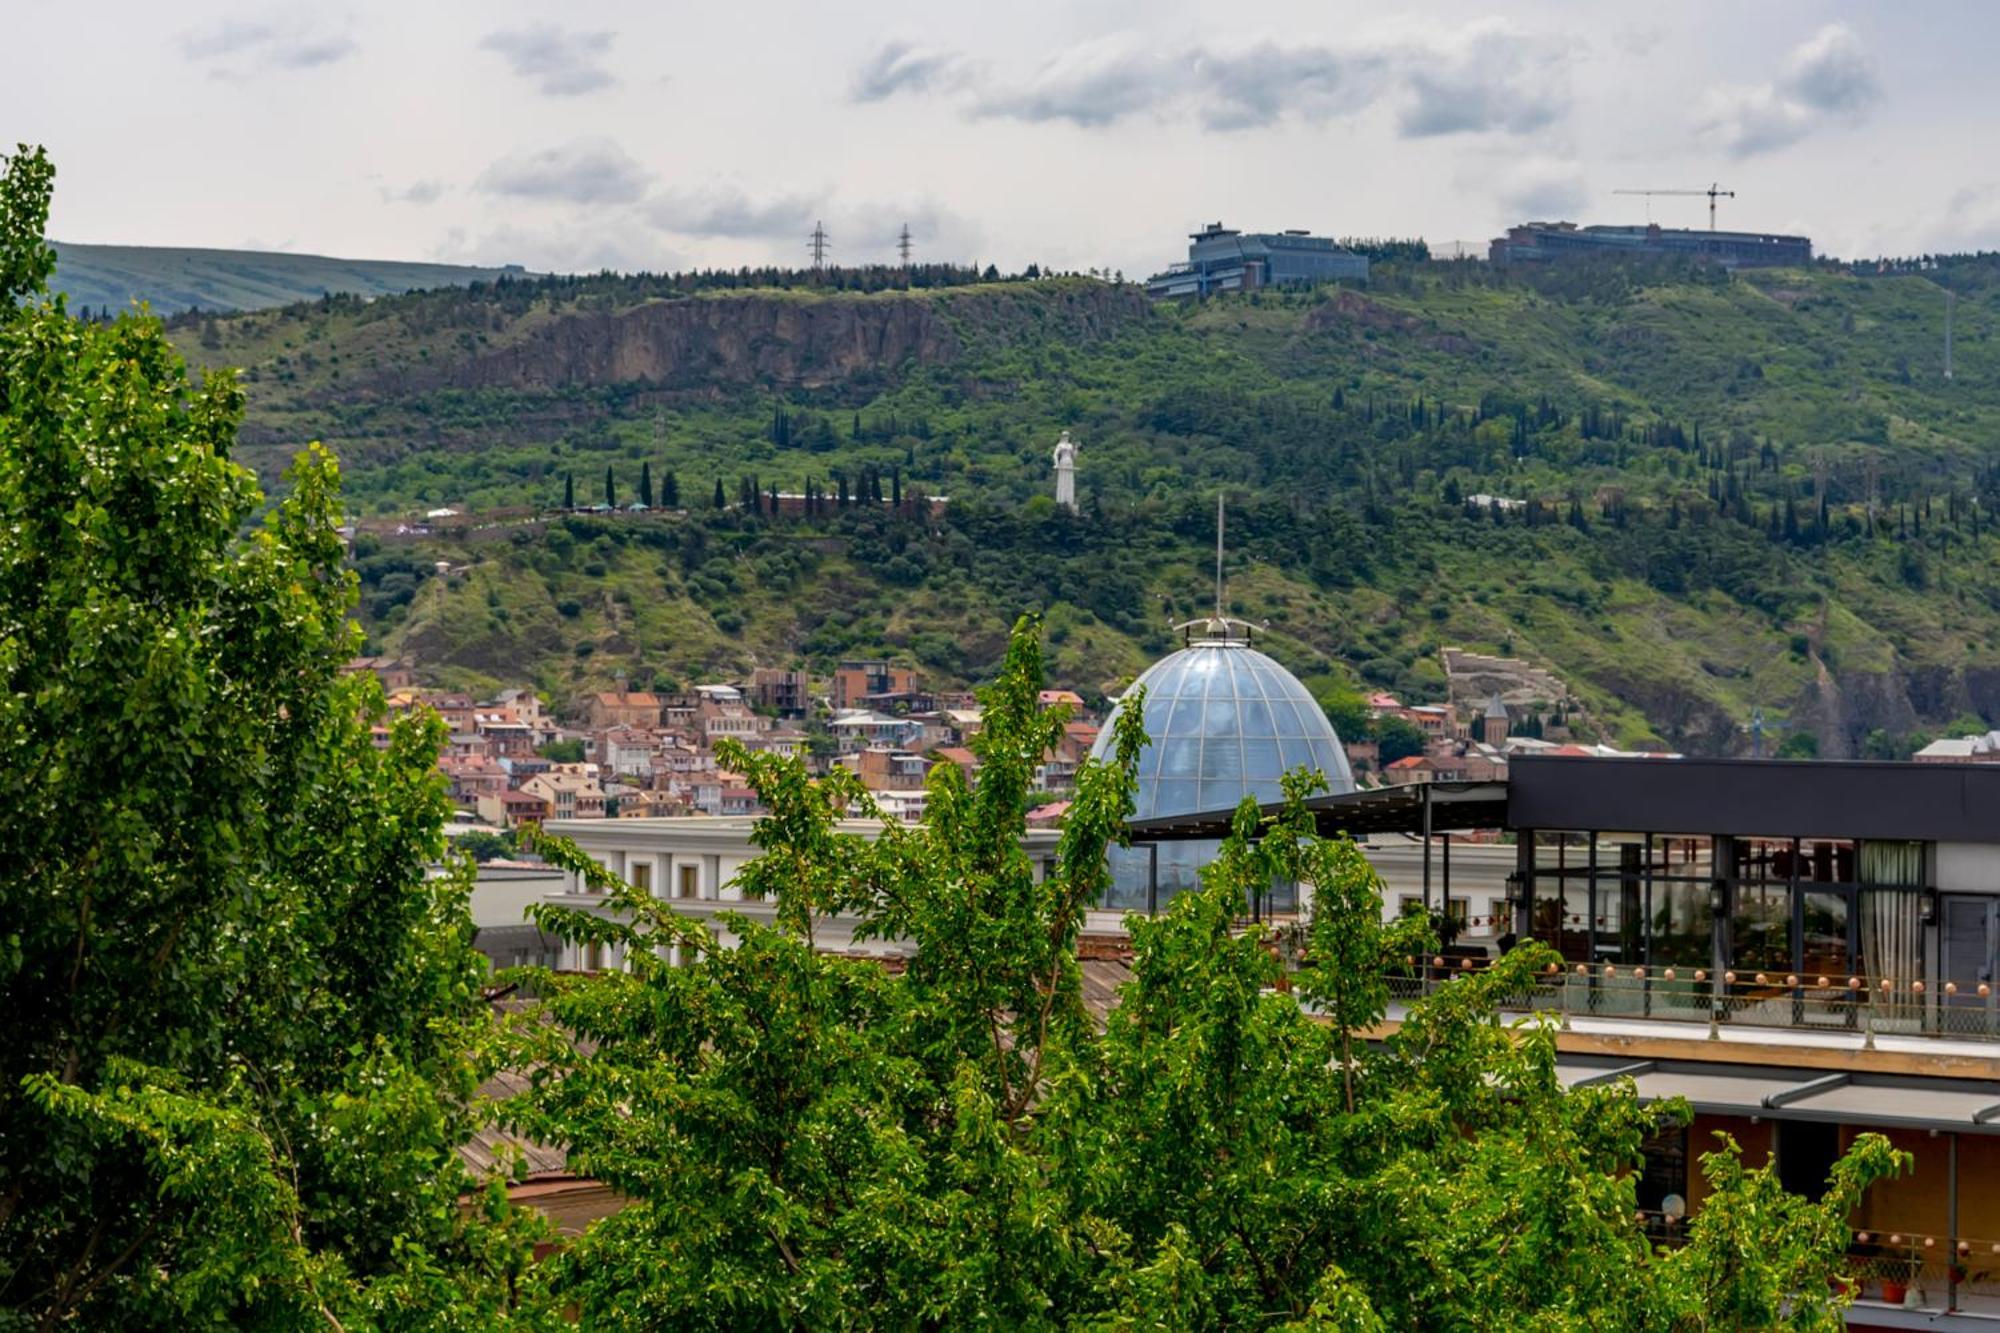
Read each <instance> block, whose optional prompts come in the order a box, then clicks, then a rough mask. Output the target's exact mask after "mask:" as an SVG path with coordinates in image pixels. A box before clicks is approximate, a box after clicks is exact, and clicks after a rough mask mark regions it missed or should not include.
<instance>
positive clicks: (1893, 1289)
mask: <svg viewBox="0 0 2000 1333" xmlns="http://www.w3.org/2000/svg"><path fill="white" fill-rule="evenodd" d="M1909 1298H1910V1284H1909V1283H1908V1282H1906V1281H1904V1280H1903V1279H1902V1278H1896V1277H1885V1278H1883V1279H1882V1299H1883V1301H1884V1302H1886V1303H1887V1304H1890V1305H1901V1304H1902V1303H1903V1302H1904V1301H1906V1300H1908V1299H1909Z"/></svg>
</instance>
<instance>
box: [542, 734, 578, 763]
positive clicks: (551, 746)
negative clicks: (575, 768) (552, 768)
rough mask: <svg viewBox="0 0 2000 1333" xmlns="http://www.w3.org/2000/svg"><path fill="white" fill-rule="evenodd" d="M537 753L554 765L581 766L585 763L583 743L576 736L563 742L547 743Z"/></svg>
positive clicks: (569, 737)
mask: <svg viewBox="0 0 2000 1333" xmlns="http://www.w3.org/2000/svg"><path fill="white" fill-rule="evenodd" d="M535 753H536V754H538V755H540V756H541V757H542V758H544V759H547V760H549V761H551V762H552V763H557V764H580V763H582V762H583V741H582V740H581V739H580V738H578V737H576V736H565V737H564V738H563V739H561V740H554V741H549V742H546V743H545V744H543V745H542V746H541V747H540V748H538V749H537V750H536V751H535Z"/></svg>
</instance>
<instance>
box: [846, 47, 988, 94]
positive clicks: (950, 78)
mask: <svg viewBox="0 0 2000 1333" xmlns="http://www.w3.org/2000/svg"><path fill="white" fill-rule="evenodd" d="M965 73H966V63H965V61H964V59H963V58H962V57H960V56H959V55H957V54H956V53H954V52H951V51H936V50H931V49H928V48H925V47H920V46H912V45H910V44H909V43H908V42H888V43H885V44H884V45H883V47H882V49H881V50H879V51H877V52H876V53H875V54H874V55H872V56H870V57H869V58H868V60H867V62H866V63H865V64H863V65H862V66H861V68H860V69H859V70H858V71H856V72H855V75H854V87H853V90H852V91H851V92H850V93H849V98H850V100H852V101H856V102H879V101H882V100H883V99H884V98H888V97H894V96H895V95H896V94H898V93H923V92H933V91H937V90H940V89H945V88H950V87H952V86H954V85H956V84H957V83H958V82H960V81H961V80H962V79H963V78H964V77H965Z"/></svg>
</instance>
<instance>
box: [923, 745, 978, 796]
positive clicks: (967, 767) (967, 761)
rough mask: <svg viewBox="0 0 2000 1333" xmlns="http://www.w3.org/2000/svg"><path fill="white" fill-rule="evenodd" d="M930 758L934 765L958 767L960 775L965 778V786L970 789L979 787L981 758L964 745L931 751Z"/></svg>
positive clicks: (948, 746)
mask: <svg viewBox="0 0 2000 1333" xmlns="http://www.w3.org/2000/svg"><path fill="white" fill-rule="evenodd" d="M930 758H931V761H932V762H933V763H945V764H952V765H954V766H956V767H957V769H958V771H959V773H960V774H961V775H962V776H963V777H964V778H965V785H966V786H967V787H968V788H970V787H973V786H975V785H977V783H978V780H979V756H978V755H976V754H974V753H973V752H972V751H970V750H968V749H966V748H965V747H964V746H963V745H943V746H939V747H938V748H937V749H935V750H932V751H931V753H930Z"/></svg>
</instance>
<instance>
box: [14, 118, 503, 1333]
mask: <svg viewBox="0 0 2000 1333" xmlns="http://www.w3.org/2000/svg"><path fill="white" fill-rule="evenodd" d="M4 166H5V172H4V178H0V525H4V527H5V530H6V532H7V534H8V536H7V539H6V540H5V541H4V542H0V678H4V681H5V688H4V690H0V754H4V763H0V784H4V792H5V802H6V806H7V810H8V815H9V818H8V819H7V820H6V821H5V823H4V824H3V825H0V866H4V870H0V1012H3V1013H5V1014H6V1015H7V1018H6V1032H7V1037H6V1040H5V1041H0V1327H16V1326H19V1327H29V1326H33V1327H41V1328H48V1327H54V1326H56V1325H58V1324H74V1325H78V1326H88V1327H100V1328H108V1327H186V1326H191V1325H196V1324H200V1325H215V1324H225V1323H227V1324H243V1325H260V1326H261V1325H272V1326H283V1327H290V1326H299V1327H304V1326H320V1327H325V1326H329V1325H330V1326H334V1327H341V1326H346V1327H359V1326H369V1325H377V1324H402V1325H410V1326H425V1327H437V1326H449V1325H452V1324H454V1323H455V1324H458V1325H460V1326H463V1327H486V1326H491V1325H492V1324H494V1323H496V1322H500V1321H501V1320H503V1319H504V1318H505V1317H506V1316H507V1312H508V1311H509V1310H510V1308H511V1307H512V1303H513V1291H514V1288H515V1282H516V1280H517V1279H518V1278H519V1276H520V1275H521V1272H522V1270H523V1269H524V1267H525V1263H526V1253H527V1251H526V1249H525V1247H524V1244H523V1243H522V1236H521V1235H519V1234H516V1233H517V1232H520V1231H521V1227H522V1224H521V1223H520V1222H519V1219H517V1218H515V1217H514V1216H513V1215H512V1214H510V1213H509V1212H508V1211H507V1210H506V1209H505V1207H504V1206H503V1202H504V1201H503V1200H502V1199H500V1198H499V1197H498V1196H496V1197H495V1198H494V1199H493V1200H491V1201H489V1204H488V1205H487V1206H485V1207H480V1208H472V1209H462V1208H461V1206H460V1200H461V1196H465V1195H468V1194H470V1195H472V1196H473V1197H475V1198H476V1197H477V1196H478V1191H479V1190H480V1188H481V1182H479V1181H476V1180H474V1179H473V1178H472V1177H471V1176H470V1175H469V1174H468V1172H467V1171H466V1169H465V1168H464V1167H463V1166H462V1165H461V1163H460V1159H459V1156H458V1152H457V1149H458V1145H459V1144H460V1143H461V1142H462V1141H463V1140H464V1139H465V1137H466V1136H467V1135H468V1134H469V1133H470V1132H471V1130H472V1129H473V1128H474V1127H475V1120H474V1110H473V1108H474V1088H475V1086H476V1084H477V1082H478V1080H479V1073H480V1070H479V1066H478V1063H477V1060H476V1059H475V1052H476V1050H477V1049H478V1044H479V1042H480V1041H481V1040H483V1033H484V1030H485V1028H486V1027H487V1026H488V1025H487V1023H486V1022H485V1020H484V1005H483V1003H482V1000H481V993H480V986H481V982H482V977H483V972H482V964H481V962H480V960H479V958H478V956H477V955H476V954H475V953H474V952H473V951H472V949H471V926H470V919H469V916H468V913H467V909H466V895H467V892H468V882H467V879H466V877H465V876H464V874H462V873H458V874H452V875H448V876H446V877H443V878H427V874H426V868H427V866H429V865H431V864H432V863H435V862H436V861H438V860H439V859H440V858H441V857H442V855H443V852H444V844H443V837H442V828H443V823H444V819H445V816H446V813H447V811H448V808H449V807H448V802H447V801H446V798H445V792H444V788H443V783H442V781H441V778H440V776H439V774H438V773H437V771H436V767H435V765H436V758H437V752H438V747H439V745H440V743H441V740H442V730H441V724H440V723H438V722H437V721H436V720H435V718H434V717H433V718H429V719H427V720H426V719H418V718H405V719H399V720H397V721H395V722H393V723H391V725H390V739H389V744H388V746H387V748H386V749H381V750H377V749H376V748H375V747H374V745H372V744H371V742H370V739H369V727H370V724H371V723H372V722H375V721H378V720H380V719H381V717H382V714H383V711H384V709H383V701H382V697H381V690H380V687H379V686H378V685H376V684H375V682H374V681H373V679H372V677H369V676H366V675H361V676H345V675H343V674H342V673H341V671H340V667H341V664H342V663H343V662H344V661H345V660H346V659H347V658H348V657H349V656H350V655H351V654H352V653H353V652H354V650H355V648H356V646H357V643H358V635H357V631H356V629H355V626H354V624H353V622H352V620H351V619H350V618H349V611H350V609H351V607H352V605H353V602H354V597H355V579H354V576H353V574H352V573H351V572H348V571H346V570H344V569H343V563H342V562H343V550H342V545H341V540H340V537H339V535H338V533H337V532H336V530H335V529H336V525H337V523H338V522H339V506H338V499H337V487H338V476H337V472H336V469H335V466H334V462H333V460H332V458H331V457H329V456H328V455H326V454H325V453H323V452H321V451H319V450H317V449H312V450H308V451H307V452H306V453H304V454H303V455H301V456H300V458H299V459H298V462H297V464H296V467H295V468H294V470H293V473H292V486H291V491H290V493H289V494H288V495H287V496H286V498H285V499H284V500H283V501H282V502H280V503H278V504H276V505H274V506H271V507H270V508H269V509H268V510H267V511H266V512H265V513H264V515H263V517H262V519H261V520H260V521H257V522H255V523H254V524H253V523H252V521H251V520H252V518H253V515H255V514H256V512H257V511H258V509H259V507H260V506H261V505H262V504H263V497H262V496H261V495H260V493H259V492H258V489H257V487H256V485H255V483H254V480H253V478H252V476H251V475H250V473H248V472H247V471H246V470H245V469H243V468H242V467H239V466H238V465H236V464H235V463H234V462H232V461H231V460H230V457H229V453H230V447H231V443H232V440H233V438H234V434H235V430H236V424H237V420H238V418H239V416H240V413H241V409H242V397H241V395H240V393H239V391H238V390H237V387H236V383H235V380H234V378H233V377H232V376H231V375H229V374H227V373H222V372H218V373H212V374H210V375H208V376H206V377H205V378H204V379H203V380H202V381H201V382H199V383H195V382H192V381H191V380H190V379H189V378H188V376H187V375H186V373H185V371H184V369H183V367H182V364H181V361H180V358H179V357H178V356H176V355H174V353H173V350H172V348H171V346H170V345H169V344H168V343H167V342H166V341H165V339H164V337H163V336H162V333H161V330H160V326H159V324H158V323H157V322H156V321H155V320H153V319H151V318H149V317H147V316H146V315H144V314H143V313H132V314H126V315H122V316H120V317H119V318H118V319H116V320H115V321H112V322H88V323H86V322H80V321H77V320H74V319H71V318H69V317H68V315H67V313H66V312H65V310H64V304H63V301H62V299H61V298H60V297H57V298H55V299H54V300H50V299H48V298H47V296H46V287H45V284H46V281H47V278H48V275H49V272H50V266H51V263H52V261H53V256H52V254H51V253H50V251H49V249H48V247H47V246H46V245H45V244H44V243H43V241H42V239H41V237H42V233H43V228H44V225H45V222H46V218H47V210H48V203H49V198H50V191H51V188H52V182H53V171H52V169H51V167H50V165H49V163H48V160H47V158H46V157H45V156H44V155H43V154H42V153H41V152H39V151H31V150H29V149H26V148H23V149H22V150H20V152H18V153H17V154H16V155H15V156H13V157H12V158H10V159H5V162H4Z"/></svg>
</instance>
